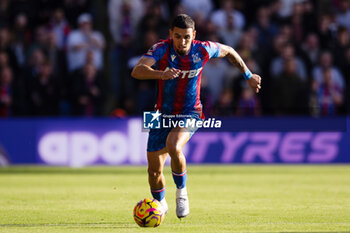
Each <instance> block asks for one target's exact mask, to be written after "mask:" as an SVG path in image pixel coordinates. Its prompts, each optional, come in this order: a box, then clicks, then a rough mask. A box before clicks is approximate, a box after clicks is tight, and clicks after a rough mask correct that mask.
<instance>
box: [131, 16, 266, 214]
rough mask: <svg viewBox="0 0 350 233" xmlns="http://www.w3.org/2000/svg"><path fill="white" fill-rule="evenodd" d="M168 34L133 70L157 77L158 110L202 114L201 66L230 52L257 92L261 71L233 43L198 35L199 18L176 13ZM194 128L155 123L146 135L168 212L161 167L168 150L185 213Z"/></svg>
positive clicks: (152, 180)
mask: <svg viewBox="0 0 350 233" xmlns="http://www.w3.org/2000/svg"><path fill="white" fill-rule="evenodd" d="M169 34H170V38H169V39H167V40H162V41H160V42H158V43H156V44H155V45H153V46H152V47H151V48H150V49H149V51H148V52H147V53H146V54H144V55H143V56H142V57H141V58H140V60H139V62H138V63H137V64H136V66H135V67H134V68H133V70H132V73H131V75H132V77H134V78H136V79H141V80H144V79H157V80H158V97H157V103H156V106H155V109H156V110H159V112H160V113H162V114H168V115H189V116H191V118H194V119H198V120H200V119H204V116H203V113H202V105H201V102H200V82H201V73H202V69H203V66H204V65H205V63H206V62H207V61H208V60H209V59H210V58H222V57H226V58H227V59H228V61H229V62H230V63H232V64H233V65H234V66H236V67H237V68H238V69H239V70H240V71H241V73H242V74H243V77H244V78H245V79H246V80H247V83H248V85H249V86H250V87H251V88H253V90H254V91H255V92H256V93H258V92H259V89H260V88H261V86H260V85H261V78H260V76H259V75H257V74H252V73H251V72H250V71H249V69H248V68H247V66H246V65H245V63H244V61H243V60H242V58H241V57H240V56H239V55H238V54H237V52H236V51H235V50H234V49H233V48H231V47H229V46H227V45H223V44H219V43H216V42H211V41H198V40H195V37H196V30H195V23H194V21H193V20H192V19H191V17H189V16H188V15H185V14H180V15H178V16H176V17H175V18H174V20H173V21H172V24H171V28H170V30H169ZM209 78H214V79H215V77H209ZM193 133H194V131H193V130H189V129H186V128H180V127H175V128H172V129H169V128H163V129H151V130H150V132H149V137H148V144H147V160H148V180H149V184H150V188H151V193H152V196H153V197H154V198H155V199H157V200H158V201H160V203H161V204H162V206H163V208H164V212H165V213H167V211H168V205H167V202H166V200H165V198H164V197H165V178H164V175H163V167H164V163H165V160H166V158H167V156H168V155H170V158H171V169H172V174H173V178H174V182H175V184H176V187H177V190H176V215H177V217H178V218H183V217H186V216H187V215H188V214H189V212H190V209H189V201H188V195H187V189H186V180H187V170H186V159H185V156H184V154H183V153H182V148H183V146H184V145H185V144H186V143H187V141H188V140H189V139H190V138H191V136H192V134H193Z"/></svg>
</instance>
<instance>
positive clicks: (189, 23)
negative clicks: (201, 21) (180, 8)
mask: <svg viewBox="0 0 350 233" xmlns="http://www.w3.org/2000/svg"><path fill="white" fill-rule="evenodd" d="M174 27H178V28H183V29H186V28H192V29H193V30H194V21H193V19H192V18H191V17H190V16H188V15H186V14H180V15H177V16H176V17H175V18H174V19H173V21H172V22H171V26H170V28H171V29H174Z"/></svg>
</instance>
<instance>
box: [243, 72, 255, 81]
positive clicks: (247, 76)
mask: <svg viewBox="0 0 350 233" xmlns="http://www.w3.org/2000/svg"><path fill="white" fill-rule="evenodd" d="M252 76H253V74H252V72H250V70H247V71H246V72H244V73H243V77H244V79H245V80H248V79H250V78H251V77H252Z"/></svg>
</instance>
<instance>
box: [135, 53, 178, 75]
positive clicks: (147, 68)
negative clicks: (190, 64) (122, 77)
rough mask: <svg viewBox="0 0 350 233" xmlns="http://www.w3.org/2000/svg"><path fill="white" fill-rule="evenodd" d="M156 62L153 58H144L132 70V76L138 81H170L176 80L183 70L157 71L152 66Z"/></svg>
mask: <svg viewBox="0 0 350 233" xmlns="http://www.w3.org/2000/svg"><path fill="white" fill-rule="evenodd" d="M155 63H156V61H155V60H154V59H153V58H152V57H147V56H142V57H141V58H140V60H139V62H138V63H137V64H136V65H135V67H134V68H133V69H132V72H131V76H132V77H133V78H136V79H140V80H145V79H161V80H168V79H174V78H176V77H177V76H178V75H179V74H180V72H181V70H178V69H175V68H171V69H169V70H166V71H160V70H155V69H153V68H152V66H153V65H154V64H155Z"/></svg>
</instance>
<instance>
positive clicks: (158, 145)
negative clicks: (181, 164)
mask: <svg viewBox="0 0 350 233" xmlns="http://www.w3.org/2000/svg"><path fill="white" fill-rule="evenodd" d="M192 118H195V119H196V120H201V119H199V116H197V115H193V116H192ZM172 129H173V128H162V129H151V130H150V131H149V134H148V142H147V151H148V152H154V151H158V150H161V149H163V148H164V147H166V140H167V138H168V135H169V133H170V131H171V130H172ZM196 131H197V128H191V129H188V132H189V133H190V138H191V137H192V135H193V134H194V133H195V132H196Z"/></svg>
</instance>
